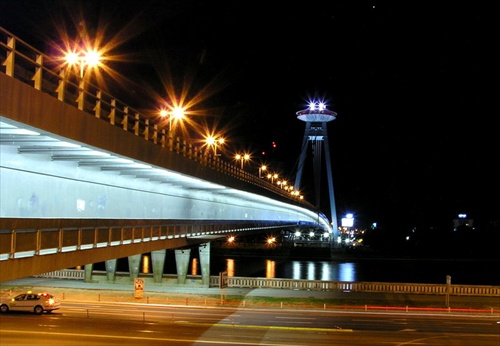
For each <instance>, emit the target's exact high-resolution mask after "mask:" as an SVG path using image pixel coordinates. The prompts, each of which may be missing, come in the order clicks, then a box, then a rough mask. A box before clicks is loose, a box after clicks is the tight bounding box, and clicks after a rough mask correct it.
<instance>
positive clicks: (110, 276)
mask: <svg viewBox="0 0 500 346" xmlns="http://www.w3.org/2000/svg"><path fill="white" fill-rule="evenodd" d="M115 274H116V259H112V260H108V261H106V279H107V280H108V282H113V281H115Z"/></svg>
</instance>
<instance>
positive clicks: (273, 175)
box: [267, 173, 278, 184]
mask: <svg viewBox="0 0 500 346" xmlns="http://www.w3.org/2000/svg"><path fill="white" fill-rule="evenodd" d="M267 179H271V184H274V179H278V173H274V174H271V173H269V174H268V175H267Z"/></svg>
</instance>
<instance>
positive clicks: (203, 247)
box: [198, 242, 210, 287]
mask: <svg viewBox="0 0 500 346" xmlns="http://www.w3.org/2000/svg"><path fill="white" fill-rule="evenodd" d="M198 253H199V255H200V266H201V280H202V284H203V286H205V287H208V286H209V285H210V242H208V243H205V244H200V246H199V247H198Z"/></svg>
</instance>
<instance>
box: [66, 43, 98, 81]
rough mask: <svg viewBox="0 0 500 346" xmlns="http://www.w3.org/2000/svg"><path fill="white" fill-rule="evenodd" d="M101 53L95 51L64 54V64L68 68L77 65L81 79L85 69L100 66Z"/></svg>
mask: <svg viewBox="0 0 500 346" xmlns="http://www.w3.org/2000/svg"><path fill="white" fill-rule="evenodd" d="M101 58H102V56H101V53H99V52H98V51H96V50H89V51H86V52H75V51H72V52H69V53H67V54H66V63H67V64H68V65H70V66H74V65H79V67H80V78H83V76H84V72H85V67H87V68H93V67H97V66H99V65H100V64H101Z"/></svg>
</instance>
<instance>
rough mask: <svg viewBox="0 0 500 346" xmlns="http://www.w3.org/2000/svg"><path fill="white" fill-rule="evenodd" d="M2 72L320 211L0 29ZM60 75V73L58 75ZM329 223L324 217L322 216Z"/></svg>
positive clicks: (164, 144) (200, 161)
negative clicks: (164, 125) (193, 141)
mask: <svg viewBox="0 0 500 346" xmlns="http://www.w3.org/2000/svg"><path fill="white" fill-rule="evenodd" d="M0 60H1V64H0V72H3V73H5V74H6V75H8V76H10V77H13V78H15V79H17V80H19V81H21V82H23V83H25V84H28V85H30V86H32V87H33V88H35V89H37V90H39V91H41V92H44V93H46V94H48V95H51V96H53V97H54V98H57V99H58V100H59V101H61V102H64V103H66V104H69V105H71V106H75V107H77V108H78V109H80V110H81V111H83V112H85V113H87V114H89V115H92V116H94V117H96V118H98V119H101V120H103V121H105V122H106V123H108V124H110V125H112V126H117V127H120V128H122V129H123V130H124V131H127V132H130V133H133V134H134V135H136V136H138V137H141V138H143V139H144V140H146V141H149V142H150V143H153V144H155V145H160V146H162V147H164V148H168V149H169V150H170V151H174V152H176V153H177V154H179V155H182V156H183V157H186V158H188V159H191V160H194V161H196V162H198V163H200V164H202V165H205V166H207V167H209V168H211V169H214V170H216V171H219V172H221V173H224V174H226V175H229V176H232V177H235V178H237V179H239V180H241V181H244V182H246V183H250V184H252V185H256V186H259V187H260V188H262V189H265V190H267V191H270V192H272V193H274V194H277V195H279V196H282V197H285V198H286V199H288V200H289V201H291V202H293V203H296V204H299V205H302V206H305V207H307V208H309V209H311V210H314V209H316V208H315V207H314V206H313V205H312V204H310V203H309V202H307V201H306V200H303V199H299V198H298V197H297V196H296V195H294V194H292V193H290V192H288V191H286V190H283V189H281V188H280V187H278V186H277V185H275V184H272V183H270V182H269V181H267V180H266V179H262V178H259V177H258V176H256V175H254V174H251V173H249V172H247V171H245V170H243V169H240V168H239V167H237V166H236V165H234V164H231V163H228V162H225V161H224V160H222V159H221V158H220V157H219V156H216V155H215V154H212V153H211V152H210V151H209V150H202V149H201V148H199V147H197V146H196V145H194V144H193V143H190V142H189V141H186V140H185V139H183V138H180V137H175V138H174V136H172V131H165V129H164V128H161V126H160V125H159V124H158V123H157V122H158V120H157V119H156V118H157V117H155V116H153V115H150V116H148V115H145V114H144V113H142V112H139V111H137V110H136V109H134V108H132V107H129V106H128V105H126V104H125V103H124V102H122V101H120V100H118V99H116V98H115V97H113V96H112V95H111V94H109V93H107V92H106V91H104V90H102V89H101V88H99V87H97V86H95V85H93V84H92V83H90V81H88V80H87V79H85V78H82V77H80V76H79V75H78V73H77V72H75V71H74V70H72V69H67V68H66V69H65V68H61V59H60V58H59V59H55V58H52V57H50V56H47V55H45V54H44V53H42V52H40V51H38V50H37V49H36V48H34V47H32V46H31V45H29V44H28V43H26V42H24V41H23V40H21V39H19V38H17V37H15V36H14V35H13V34H12V33H10V32H9V31H7V30H5V29H4V28H3V27H0ZM56 69H58V70H59V71H58V72H56V71H55V70H56ZM321 217H323V218H324V219H325V220H327V218H326V216H324V215H322V216H321Z"/></svg>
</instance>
